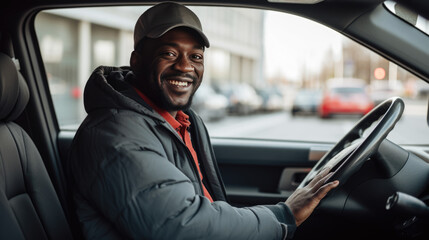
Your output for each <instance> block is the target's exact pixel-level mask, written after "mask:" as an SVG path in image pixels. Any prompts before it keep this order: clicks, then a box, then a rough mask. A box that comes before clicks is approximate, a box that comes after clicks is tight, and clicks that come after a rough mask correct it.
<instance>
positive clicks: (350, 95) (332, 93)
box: [319, 85, 374, 118]
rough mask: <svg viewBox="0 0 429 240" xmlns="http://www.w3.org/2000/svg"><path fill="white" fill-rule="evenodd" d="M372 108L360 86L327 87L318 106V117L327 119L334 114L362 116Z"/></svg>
mask: <svg viewBox="0 0 429 240" xmlns="http://www.w3.org/2000/svg"><path fill="white" fill-rule="evenodd" d="M373 108H374V103H373V101H372V100H371V98H370V96H369V95H368V93H367V92H366V89H365V87H364V86H360V85H334V86H329V87H328V88H327V89H326V90H325V92H324V94H323V98H322V101H321V103H320V106H319V116H320V117H321V118H329V117H331V116H332V115H335V114H351V115H359V116H363V115H365V114H367V113H369V111H371V110H372V109H373Z"/></svg>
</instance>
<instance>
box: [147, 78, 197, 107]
mask: <svg viewBox="0 0 429 240" xmlns="http://www.w3.org/2000/svg"><path fill="white" fill-rule="evenodd" d="M175 76H183V77H187V78H191V79H192V80H193V82H192V84H197V81H198V79H197V78H196V77H195V76H192V75H190V74H187V73H175V74H174V73H173V74H161V76H160V81H161V86H160V84H158V81H156V79H155V78H152V80H153V82H152V83H151V84H149V86H146V90H149V91H145V92H146V95H148V97H149V98H150V99H152V101H153V102H154V103H155V104H156V105H157V106H158V107H159V108H161V109H164V110H166V111H168V112H169V111H180V110H182V111H183V110H188V109H189V108H190V107H191V105H192V100H193V97H194V94H195V92H196V90H197V88H198V86H197V87H195V86H194V89H193V91H192V93H191V95H190V96H189V98H188V101H187V103H186V104H180V105H179V104H175V103H173V102H172V101H171V99H170V97H169V95H168V93H167V90H164V89H163V87H162V84H168V83H167V79H168V78H174V77H175Z"/></svg>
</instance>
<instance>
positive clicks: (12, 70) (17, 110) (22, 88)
mask: <svg viewBox="0 0 429 240" xmlns="http://www.w3.org/2000/svg"><path fill="white" fill-rule="evenodd" d="M29 98H30V93H29V91H28V86H27V83H26V82H25V80H24V77H23V76H22V75H21V73H20V72H19V71H18V70H17V68H16V66H15V63H14V62H13V60H12V58H11V57H9V56H8V55H6V54H4V53H1V52H0V121H5V122H8V121H13V120H15V119H16V118H17V117H19V115H20V114H21V113H22V111H24V109H25V106H27V103H28V100H29Z"/></svg>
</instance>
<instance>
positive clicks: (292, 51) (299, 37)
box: [264, 11, 341, 80]
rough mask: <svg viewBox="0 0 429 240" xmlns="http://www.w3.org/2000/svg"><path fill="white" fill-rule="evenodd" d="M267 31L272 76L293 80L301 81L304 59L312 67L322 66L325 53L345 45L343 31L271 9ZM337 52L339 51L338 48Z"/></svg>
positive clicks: (267, 62) (269, 72)
mask: <svg viewBox="0 0 429 240" xmlns="http://www.w3.org/2000/svg"><path fill="white" fill-rule="evenodd" d="M265 32H266V33H265V39H264V40H265V43H266V48H265V54H266V62H265V63H266V64H265V65H266V66H265V69H266V74H267V76H268V77H273V76H277V75H280V74H281V75H284V76H286V77H287V78H289V79H291V80H299V78H300V74H301V72H302V67H303V63H304V62H307V64H308V65H307V67H308V69H311V70H315V69H318V68H319V67H320V66H321V63H322V62H323V57H324V54H325V52H326V51H328V50H330V49H332V48H334V46H336V48H338V47H339V46H341V45H340V43H341V35H340V34H339V33H337V32H335V31H334V30H332V29H329V28H327V27H325V26H323V25H321V24H318V23H315V22H312V21H310V20H307V19H304V18H301V17H298V16H294V15H290V14H284V13H278V12H272V11H269V12H267V15H266V19H265ZM334 49H335V48H334ZM334 51H336V52H337V54H339V51H338V50H337V49H335V50H334Z"/></svg>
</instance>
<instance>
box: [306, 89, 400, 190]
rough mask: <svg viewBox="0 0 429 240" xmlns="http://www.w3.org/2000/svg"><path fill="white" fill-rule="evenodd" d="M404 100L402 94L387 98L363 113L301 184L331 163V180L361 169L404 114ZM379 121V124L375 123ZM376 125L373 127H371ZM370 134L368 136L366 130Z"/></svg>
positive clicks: (344, 176)
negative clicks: (365, 134) (366, 112)
mask: <svg viewBox="0 0 429 240" xmlns="http://www.w3.org/2000/svg"><path fill="white" fill-rule="evenodd" d="M404 107H405V104H404V101H403V100H402V99H401V98H399V97H393V98H390V99H387V100H385V101H384V102H382V103H380V104H379V105H378V106H377V107H375V108H374V109H373V110H372V111H370V112H369V113H368V114H366V115H365V116H364V117H362V118H361V119H360V120H359V122H358V123H356V125H355V126H354V127H353V128H352V129H351V130H350V131H349V132H348V133H347V134H346V135H345V136H344V137H343V138H342V139H341V140H340V141H339V142H338V143H337V144H335V146H334V147H333V148H332V149H331V150H330V151H329V152H328V153H326V154H325V155H324V156H323V157H322V158H321V159H320V160H319V161H318V162H317V164H316V165H315V166H314V167H313V168H312V169H311V171H310V172H309V173H308V174H307V176H306V177H305V178H304V180H303V181H302V182H301V183H300V185H299V186H298V188H303V187H304V186H305V185H307V184H308V183H309V182H310V181H311V180H312V179H313V178H314V177H315V176H316V175H317V174H318V173H319V172H320V171H321V170H322V169H324V168H326V167H329V168H331V170H330V171H331V172H333V175H332V176H331V177H330V179H328V180H327V181H331V180H339V181H340V185H342V184H344V183H345V182H346V181H347V179H348V178H349V177H350V176H351V175H353V174H354V173H355V172H357V171H358V170H359V169H360V168H361V166H362V165H363V163H364V162H365V160H366V159H368V158H369V157H370V156H371V154H373V153H374V152H375V151H376V150H377V149H378V147H379V146H380V144H381V142H382V141H383V140H384V139H385V138H386V137H387V135H388V134H389V132H390V131H391V130H392V129H393V127H394V126H395V125H396V123H397V122H398V120H399V119H400V118H401V116H402V113H403V111H404ZM374 123H375V124H374ZM371 128H372V130H370V129H371ZM368 129H369V134H367V136H366V137H365V136H364V133H365V131H366V130H368Z"/></svg>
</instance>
